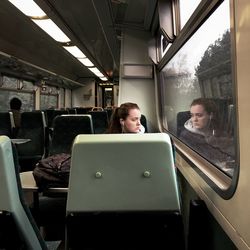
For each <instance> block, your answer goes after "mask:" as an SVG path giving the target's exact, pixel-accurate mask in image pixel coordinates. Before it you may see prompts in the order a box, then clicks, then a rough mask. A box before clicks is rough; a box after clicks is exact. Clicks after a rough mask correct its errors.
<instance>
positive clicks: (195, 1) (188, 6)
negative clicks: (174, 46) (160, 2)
mask: <svg viewBox="0 0 250 250" xmlns="http://www.w3.org/2000/svg"><path fill="white" fill-rule="evenodd" d="M200 2H201V0H188V1H187V0H179V3H180V19H181V20H180V22H181V29H182V28H183V26H184V25H185V24H186V22H187V21H188V19H189V18H190V16H191V15H192V14H193V12H194V10H195V9H196V8H197V6H198V5H199V3H200Z"/></svg>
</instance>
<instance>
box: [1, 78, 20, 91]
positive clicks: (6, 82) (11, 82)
mask: <svg viewBox="0 0 250 250" xmlns="http://www.w3.org/2000/svg"><path fill="white" fill-rule="evenodd" d="M18 81H19V80H18V79H16V78H13V77H8V76H3V84H2V87H3V88H10V89H17V86H18Z"/></svg>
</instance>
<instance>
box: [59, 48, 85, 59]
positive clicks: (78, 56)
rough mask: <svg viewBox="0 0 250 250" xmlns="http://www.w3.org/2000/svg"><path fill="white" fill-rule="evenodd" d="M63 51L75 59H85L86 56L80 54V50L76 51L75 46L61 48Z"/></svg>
mask: <svg viewBox="0 0 250 250" xmlns="http://www.w3.org/2000/svg"><path fill="white" fill-rule="evenodd" d="M63 48H64V49H66V50H67V51H68V52H69V53H70V54H71V55H73V56H74V57H76V58H85V57H86V56H85V55H84V54H83V53H82V51H81V50H80V49H78V48H77V47H76V46H63Z"/></svg>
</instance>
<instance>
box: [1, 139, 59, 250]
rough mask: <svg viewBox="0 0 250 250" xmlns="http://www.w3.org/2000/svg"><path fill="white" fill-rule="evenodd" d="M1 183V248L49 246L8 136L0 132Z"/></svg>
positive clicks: (31, 248)
mask: <svg viewBox="0 0 250 250" xmlns="http://www.w3.org/2000/svg"><path fill="white" fill-rule="evenodd" d="M0 183H1V189H0V249H27V250H33V249H36V250H39V249H48V247H47V244H46V242H45V241H44V240H43V238H42V236H41V234H40V231H39V230H38V228H37V226H36V224H35V222H34V219H33V217H32V215H31V213H30V210H29V209H28V207H27V205H26V203H25V201H24V197H23V193H22V187H21V182H20V176H19V172H18V170H17V168H16V166H15V164H14V161H13V154H12V147H11V141H10V139H9V137H7V136H0ZM54 243H55V244H54V247H55V248H54V249H56V248H57V247H58V245H59V242H54ZM50 245H51V244H50Z"/></svg>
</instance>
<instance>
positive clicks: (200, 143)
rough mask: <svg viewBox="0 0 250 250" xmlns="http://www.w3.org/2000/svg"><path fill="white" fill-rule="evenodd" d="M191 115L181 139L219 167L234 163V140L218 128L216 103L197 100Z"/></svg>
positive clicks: (192, 106) (192, 107)
mask: <svg viewBox="0 0 250 250" xmlns="http://www.w3.org/2000/svg"><path fill="white" fill-rule="evenodd" d="M190 114H191V118H190V119H189V120H187V121H186V122H185V124H184V130H183V131H182V132H181V134H180V139H181V140H183V141H184V142H185V143H186V144H188V145H189V146H190V147H191V148H193V149H194V150H196V151H197V152H198V153H200V154H201V155H202V156H203V157H205V158H206V159H207V160H209V161H211V162H212V163H214V164H215V165H217V166H219V167H225V164H224V163H228V162H230V163H232V162H234V157H235V153H234V146H233V140H232V138H229V137H228V136H227V135H226V134H225V133H224V132H223V131H221V130H220V128H219V126H218V121H219V118H218V111H217V106H216V105H215V103H214V102H213V101H212V100H210V99H207V98H198V99H195V100H193V102H192V103H191V106H190ZM222 163H223V164H224V165H223V164H222ZM230 167H232V164H230Z"/></svg>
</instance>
